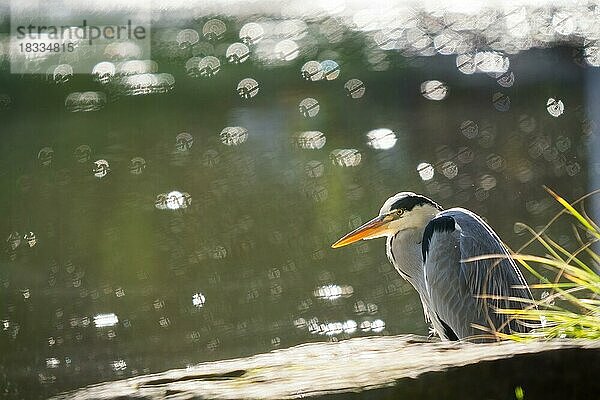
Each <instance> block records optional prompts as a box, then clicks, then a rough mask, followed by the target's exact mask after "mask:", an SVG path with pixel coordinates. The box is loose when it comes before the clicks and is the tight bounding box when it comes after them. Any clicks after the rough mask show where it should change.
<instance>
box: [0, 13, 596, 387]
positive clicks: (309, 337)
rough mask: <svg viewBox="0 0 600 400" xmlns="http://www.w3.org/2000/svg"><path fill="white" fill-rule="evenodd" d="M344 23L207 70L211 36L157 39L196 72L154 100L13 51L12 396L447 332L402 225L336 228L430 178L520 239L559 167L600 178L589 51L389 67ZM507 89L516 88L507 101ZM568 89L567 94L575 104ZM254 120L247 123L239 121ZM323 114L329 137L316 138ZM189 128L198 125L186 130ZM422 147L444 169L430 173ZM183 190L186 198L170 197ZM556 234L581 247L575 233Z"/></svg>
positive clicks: (442, 192) (2, 179)
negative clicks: (464, 67) (28, 64)
mask: <svg viewBox="0 0 600 400" xmlns="http://www.w3.org/2000/svg"><path fill="white" fill-rule="evenodd" d="M203 22H204V20H202V21H200V20H198V21H195V22H194V21H192V22H189V23H186V24H185V25H182V26H179V25H177V26H175V24H174V26H173V27H175V28H178V29H179V28H182V27H184V26H185V27H191V28H196V29H199V30H201V26H202V23H203ZM228 23H230V24H231V29H232V31H235V29H239V26H237V25H236V24H234V23H233V22H228ZM198 27H200V28H198ZM156 30H157V31H158V30H159V28H156ZM153 34H156V32H153ZM342 36H343V40H341V41H339V42H336V43H335V44H330V43H326V42H325V43H323V42H319V41H317V42H316V44H315V49H314V51H313V53H312V54H304V53H303V54H301V55H300V56H299V57H298V58H296V59H294V60H292V61H289V62H286V63H284V64H283V65H281V66H278V67H269V66H265V65H264V64H261V63H259V62H255V60H254V59H251V60H249V61H248V62H246V63H243V64H241V65H232V64H229V63H227V61H226V59H225V57H224V56H223V52H224V49H225V48H226V47H227V46H225V47H223V46H220V47H219V46H217V45H215V46H213V52H214V53H215V54H217V56H218V57H219V58H220V59H221V69H220V71H219V72H218V73H217V74H216V75H215V76H214V77H199V78H195V77H191V76H189V75H188V74H186V69H185V68H184V65H185V62H186V60H187V59H189V58H190V57H191V56H192V55H193V54H194V53H193V52H192V50H193V49H191V48H187V49H179V50H176V51H171V50H172V49H171V48H170V47H168V46H167V45H166V44H164V43H161V42H159V41H154V42H153V49H152V50H153V53H152V54H153V55H152V58H153V60H154V61H156V62H157V64H158V68H159V72H161V73H169V74H171V75H172V76H173V77H174V79H175V85H174V88H172V90H169V91H168V92H167V93H159V94H149V95H139V96H126V95H119V93H118V91H113V92H111V90H110V88H109V89H107V87H106V86H103V85H102V84H101V83H99V82H96V81H94V80H93V79H92V77H91V76H90V75H75V76H73V77H72V78H71V79H70V80H69V81H68V82H66V83H60V84H57V83H56V82H54V81H52V80H48V79H46V77H45V76H44V75H17V74H10V72H9V67H8V65H7V63H6V62H5V63H4V64H3V65H2V70H1V72H0V92H2V93H4V94H6V95H8V96H9V98H10V104H8V105H5V106H3V108H2V109H1V110H0V129H1V135H2V136H1V138H2V142H1V143H2V144H1V146H0V187H1V190H0V234H1V235H3V236H2V237H4V238H6V240H5V241H3V246H4V249H3V251H2V254H1V256H0V257H1V258H0V260H1V261H0V388H2V390H4V394H6V396H8V397H22V398H37V397H44V396H47V395H49V394H52V393H56V392H58V391H61V390H64V389H70V388H76V387H80V386H83V385H85V384H88V383H92V382H99V381H103V380H112V379H118V378H123V377H131V376H134V375H137V374H142V373H147V372H153V371H161V370H165V369H170V368H180V367H185V366H186V365H189V364H193V363H197V362H201V361H206V360H214V359H222V358H228V357H235V356H242V355H249V354H255V353H260V352H265V351H269V350H271V349H275V348H281V347H288V346H292V345H295V344H299V343H303V342H308V341H324V340H341V339H345V338H349V337H356V336H364V335H389V334H399V333H417V334H427V326H426V324H425V322H424V319H423V313H422V310H421V305H420V302H419V300H418V296H417V295H416V293H415V292H414V290H413V289H412V288H411V287H410V285H409V284H408V283H406V282H405V281H403V280H402V279H401V278H400V276H399V275H397V273H396V272H395V271H394V270H393V268H392V267H391V265H390V264H389V263H388V261H387V259H386V256H385V251H384V241H383V240H374V241H370V242H361V243H358V244H356V245H353V246H349V247H347V248H343V249H339V250H332V249H330V245H331V243H333V242H334V241H335V240H336V239H337V238H339V237H340V236H341V235H343V234H344V233H346V232H347V231H349V230H351V229H353V228H354V227H356V226H358V225H359V224H360V223H361V222H364V221H366V220H367V219H369V218H371V217H372V216H374V215H375V214H376V213H377V212H378V210H379V208H380V206H381V204H382V203H383V201H384V200H385V199H387V198H388V197H389V196H390V195H392V194H394V193H396V192H398V191H403V190H411V191H415V192H420V193H423V194H426V195H428V196H430V197H431V198H433V199H434V200H436V201H438V202H439V203H440V204H442V205H443V206H445V207H451V206H462V207H466V208H469V209H471V210H473V211H475V212H477V213H480V214H481V215H482V216H484V217H485V218H486V219H487V220H488V221H489V222H490V223H491V225H492V226H493V227H494V228H495V229H496V230H497V231H498V233H499V234H500V235H501V236H502V237H503V239H504V240H505V241H506V242H507V244H508V245H509V246H511V247H513V248H518V247H519V246H520V245H521V244H522V243H524V242H525V241H526V239H527V238H528V237H529V236H527V235H519V234H518V233H516V232H515V229H514V223H515V222H517V221H523V222H526V223H528V224H529V225H531V226H534V227H535V226H539V225H541V224H544V223H545V222H546V221H547V220H549V218H550V217H551V216H553V215H554V214H555V213H556V212H557V210H558V206H557V205H556V204H555V203H554V202H553V201H552V200H551V199H550V198H549V196H548V195H547V194H546V193H545V192H544V190H543V188H542V185H548V186H550V187H553V188H554V189H555V190H557V191H558V192H560V193H561V194H562V195H563V196H565V197H566V198H568V199H570V200H573V199H576V198H577V197H579V196H581V195H583V194H585V193H587V192H588V191H590V190H592V189H595V187H591V186H593V185H591V184H590V183H589V182H590V181H591V180H592V178H593V176H592V175H594V174H596V175H595V176H597V174H598V172H599V171H598V160H597V159H595V160H594V159H590V152H591V151H592V150H591V149H593V148H594V146H599V144H598V139H597V136H594V135H593V129H592V128H593V126H592V127H591V126H590V125H591V124H590V118H591V117H590V116H589V115H587V114H586V112H587V111H586V100H585V99H586V90H590V88H589V85H590V83H589V82H590V81H589V79H590V76H592V75H593V74H597V72H596V71H592V68H591V67H581V66H580V65H577V63H575V62H574V61H573V56H572V50H571V48H558V47H557V48H550V49H532V50H528V51H525V52H522V53H519V54H516V55H510V71H511V72H513V73H514V77H515V82H514V84H513V85H512V86H510V87H507V88H504V87H502V86H500V85H499V84H498V82H497V79H495V78H493V77H490V76H489V75H488V74H485V73H476V74H473V75H465V74H462V73H461V72H459V71H458V70H457V68H456V63H455V61H456V57H455V56H442V55H436V56H432V57H421V56H414V57H406V56H403V55H401V53H399V52H386V53H383V52H381V54H383V56H382V57H383V58H382V60H380V61H379V63H372V62H369V61H368V60H367V57H366V56H365V55H364V53H365V48H367V46H368V45H367V44H366V40H365V39H364V38H363V37H362V36H361V35H360V34H357V33H352V34H351V33H349V32H346V31H344V32H342ZM234 39H235V38H234V37H232V38H229V37H226V38H224V39H223V40H222V42H221V43H225V44H229V43H232V42H234V41H235V40H234ZM202 51H205V52H209V50H202ZM202 51H199V52H200V53H201V52H202ZM334 58H335V59H336V61H337V62H338V63H339V65H340V74H339V76H338V77H337V78H336V79H333V80H322V81H318V82H310V81H306V80H304V79H303V78H302V76H301V73H300V69H301V67H302V65H303V64H304V63H305V62H306V61H309V60H311V59H316V60H323V59H334ZM246 77H252V78H254V79H255V80H256V81H257V82H258V83H259V92H258V94H257V95H256V96H255V97H251V98H248V99H244V98H241V97H240V96H239V95H238V93H237V92H236V85H237V84H238V82H239V81H240V80H242V79H243V78H246ZM352 78H357V79H360V80H361V81H362V82H363V84H364V87H365V93H364V95H363V96H362V97H359V98H352V96H350V95H348V93H347V90H346V89H345V88H344V84H345V83H346V82H347V81H348V80H350V79H352ZM432 79H436V80H440V81H443V82H445V83H446V85H447V87H448V93H447V97H446V98H445V99H443V100H441V101H432V100H428V99H426V98H425V97H424V96H423V95H422V94H421V83H422V82H424V81H427V80H432ZM586 85H588V86H586ZM586 88H587V89H586ZM596 89H597V88H596ZM90 90H92V91H104V92H106V93H108V96H107V102H106V104H105V106H104V107H103V108H101V109H100V110H97V111H90V112H71V111H69V110H68V109H67V107H66V106H65V99H66V98H67V96H68V95H69V93H73V92H78V91H79V92H83V91H90ZM495 93H502V94H503V95H504V96H508V98H509V101H510V104H509V106H508V107H507V105H506V100H505V98H499V99H496V101H495V102H493V98H494V94H495ZM305 98H314V99H316V100H317V101H318V102H319V106H320V108H319V111H318V114H317V115H316V116H314V117H310V116H309V117H305V116H303V115H302V114H301V113H300V112H299V109H298V106H299V103H300V102H301V101H302V100H303V99H305ZM549 98H554V99H560V100H561V101H562V102H563V104H564V113H563V114H562V115H560V116H559V117H554V116H552V115H551V114H550V113H549V111H548V110H547V101H548V99H549ZM237 126H239V127H243V128H244V129H245V130H246V133H247V137H246V136H245V133H244V131H243V130H242V131H232V132H233V133H231V132H226V133H225V135H220V134H221V132H222V131H223V129H224V128H225V127H237ZM378 128H387V129H390V130H391V131H393V133H392V134H393V135H394V136H395V138H396V141H395V142H394V141H393V139H392V141H391V143H393V144H394V145H393V147H391V148H389V149H377V148H374V147H378V146H380V145H381V143H383V145H384V147H385V144H386V143H387V144H390V142H389V140H390V138H389V137H388V138H387V139H383V142H379V141H377V140H375V141H373V140H371V141H370V140H369V138H368V137H367V136H366V134H367V132H369V131H372V130H374V129H378ZM305 131H320V132H322V133H323V134H324V136H325V137H326V142H325V143H324V145H322V147H320V146H321V144H322V143H321V144H319V143H320V142H319V141H318V140H316V141H314V143H313V142H311V141H310V140H309V141H308V142H309V143H312V145H314V146H315V147H320V148H317V149H302V148H301V147H302V146H305V145H306V143H307V142H306V140H305V141H304V142H302V141H300V142H299V140H298V136H297V135H298V134H299V133H300V132H305ZM182 132H187V133H189V135H191V136H187V135H184V136H179V139H178V135H180V134H181V133H182ZM240 132H241V134H240ZM227 135H229V136H227ZM225 136H227V137H225ZM190 137H192V138H193V143H190V139H189V138H190ZM186 138H187V139H186ZM244 139H245V140H244ZM385 140H388V142H386V141H385ZM238 141H240V142H241V143H239V144H236V142H238ZM374 142H375V143H374ZM373 144H375V145H373ZM82 145H85V146H87V147H81V146H82ZM88 149H89V150H88ZM336 149H354V151H355V152H356V151H357V152H358V153H360V160H359V159H358V157H357V156H355V155H353V154H354V153H350V156H344V154H345V153H343V152H342V153H340V152H336ZM332 152H333V153H332ZM340 154H341V155H340ZM135 157H141V158H142V159H143V161H140V160H136V159H135ZM97 160H106V162H107V163H108V164H109V172H108V173H106V171H104V170H102V169H101V165H102V163H100V164H97V163H96V164H95V162H96V161H97ZM421 163H428V164H430V166H427V165H421V171H420V172H421V173H419V171H418V170H417V166H418V165H419V164H421ZM338 164H357V165H356V166H341V165H338ZM98 165H100V167H98ZM140 165H144V167H143V168H142V167H140ZM431 168H432V169H433V171H434V176H433V177H432V178H431V179H428V180H426V178H430V176H429V175H428V174H430V172H431ZM95 175H98V176H95ZM595 179H597V178H595ZM173 191H178V192H180V193H181V196H183V194H186V196H187V195H189V197H188V198H184V197H181V199H182V200H185V201H187V202H186V203H183V202H182V203H179V202H178V201H179V200H180V198H179V197H178V196H180V195H178V194H177V193H175V194H173V193H172V194H171V196H172V197H171V198H170V199H168V198H167V200H166V201H165V198H164V197H161V196H160V195H161V194H165V195H166V194H168V193H171V192H173ZM157 196H158V199H157ZM190 199H191V200H190ZM184 206H185V207H184ZM555 238H556V239H557V240H559V241H561V243H564V244H565V245H567V246H575V243H571V242H570V240H572V239H571V238H570V236H569V235H561V234H560V232H557V233H556V236H555ZM103 325H108V326H103ZM0 393H2V392H1V391H0ZM2 395H3V394H0V397H1V396H2Z"/></svg>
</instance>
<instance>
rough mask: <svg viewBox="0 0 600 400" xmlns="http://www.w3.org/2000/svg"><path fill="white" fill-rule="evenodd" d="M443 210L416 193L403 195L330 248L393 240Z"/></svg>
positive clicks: (422, 225) (386, 203) (419, 226)
mask: <svg viewBox="0 0 600 400" xmlns="http://www.w3.org/2000/svg"><path fill="white" fill-rule="evenodd" d="M440 211H442V208H441V207H440V206H439V205H438V204H437V203H436V202H434V201H433V200H430V199H428V198H427V197H425V196H421V195H420V194H416V193H413V192H400V193H398V194H395V195H393V196H392V197H390V198H389V199H387V200H386V201H385V203H383V206H382V207H381V210H380V211H379V215H378V216H376V217H375V218H373V219H372V220H370V221H369V222H367V223H365V224H363V225H362V226H360V227H358V228H356V229H355V230H353V231H352V232H350V233H348V234H347V235H345V236H344V237H342V238H341V239H340V240H338V241H337V242H335V243H334V244H332V245H331V247H333V248H334V249H335V248H338V247H342V246H346V245H348V244H350V243H354V242H357V241H359V240H361V239H362V240H368V239H374V238H378V237H388V236H393V235H395V234H396V233H398V232H400V231H403V230H406V229H422V228H424V227H425V225H427V223H428V222H429V221H430V220H431V218H433V216H435V215H436V214H437V213H438V212H440Z"/></svg>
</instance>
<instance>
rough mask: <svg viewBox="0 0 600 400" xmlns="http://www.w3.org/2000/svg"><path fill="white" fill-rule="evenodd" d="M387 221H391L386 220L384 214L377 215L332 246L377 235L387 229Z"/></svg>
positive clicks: (339, 245) (335, 246)
mask: <svg viewBox="0 0 600 400" xmlns="http://www.w3.org/2000/svg"><path fill="white" fill-rule="evenodd" d="M387 222H389V221H386V220H384V216H377V217H375V218H373V219H372V220H370V221H369V222H367V223H365V224H363V225H361V226H359V227H358V228H356V229H355V230H353V231H352V232H350V233H349V234H347V235H346V236H344V237H343V238H341V239H340V240H338V241H337V242H335V243H334V244H332V245H331V248H333V249H337V248H338V247H343V246H346V245H349V244H351V243H354V242H358V241H359V240H361V239H370V238H372V237H376V236H378V235H379V234H381V232H382V231H383V230H385V229H386V225H387Z"/></svg>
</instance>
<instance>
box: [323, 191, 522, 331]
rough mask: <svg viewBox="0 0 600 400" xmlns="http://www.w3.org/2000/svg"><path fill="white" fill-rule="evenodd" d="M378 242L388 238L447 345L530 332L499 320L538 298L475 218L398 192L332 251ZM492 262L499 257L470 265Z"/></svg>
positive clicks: (493, 235)
mask: <svg viewBox="0 0 600 400" xmlns="http://www.w3.org/2000/svg"><path fill="white" fill-rule="evenodd" d="M377 237H386V238H387V241H386V252H387V255H388V258H389V259H390V262H391V263H392V264H393V265H394V267H395V268H396V270H397V271H398V272H399V273H400V275H401V276H402V277H403V278H404V279H406V280H407V281H408V282H409V283H410V284H411V285H412V286H413V287H414V288H415V289H416V290H417V292H418V293H419V297H420V299H421V302H422V304H423V311H424V313H425V318H426V320H427V321H429V322H431V324H432V325H433V328H434V330H435V331H436V332H437V333H438V335H439V336H440V337H441V338H442V339H450V340H455V339H462V338H472V337H473V336H480V335H484V334H486V333H493V332H502V333H510V332H524V331H527V330H528V329H529V328H528V327H527V326H526V325H525V324H523V323H522V322H521V321H518V320H514V319H510V318H508V317H507V316H505V315H502V314H499V313H497V312H496V311H497V310H498V309H521V308H524V307H526V306H529V304H528V303H526V302H521V301H516V300H515V299H524V300H525V301H527V300H532V299H533V297H532V295H531V292H530V291H529V288H528V286H527V283H526V281H525V279H524V278H523V275H522V274H521V272H520V271H519V268H518V267H517V265H516V264H515V262H514V260H513V259H512V258H511V257H510V252H509V251H508V249H507V248H506V246H505V245H504V244H502V242H501V241H500V238H499V237H498V235H497V234H496V233H495V232H494V231H493V229H492V228H491V227H490V226H489V225H488V224H487V223H485V221H483V220H482V219H481V218H480V217H479V216H477V215H476V214H474V213H472V212H471V211H468V210H465V209H462V208H452V209H449V210H443V209H442V208H441V207H440V206H439V205H438V204H437V203H435V202H434V201H432V200H430V199H428V198H427V197H425V196H422V195H418V194H415V193H412V192H401V193H398V194H396V195H394V196H392V197H390V198H389V199H388V200H386V202H385V203H384V204H383V206H382V207H381V210H380V212H379V215H378V216H377V217H376V218H374V219H373V220H371V221H369V222H367V223H366V224H364V225H363V226H361V227H360V228H357V229H356V230H354V231H353V232H350V233H349V234H348V235H346V236H344V237H343V238H341V239H340V240H339V241H338V242H336V243H334V245H333V247H339V246H345V245H346V244H349V243H352V242H354V241H356V240H359V239H361V238H362V239H373V238H377ZM491 254H498V255H500V257H499V258H497V259H487V260H486V259H480V260H476V261H466V260H468V259H471V258H473V257H477V256H486V255H491ZM486 296H487V297H486ZM481 328H483V330H482V329H481ZM486 331H487V332H486Z"/></svg>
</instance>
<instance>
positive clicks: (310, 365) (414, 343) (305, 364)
mask: <svg viewBox="0 0 600 400" xmlns="http://www.w3.org/2000/svg"><path fill="white" fill-rule="evenodd" d="M599 373H600V341H580V340H577V341H573V340H555V341H547V342H531V343H517V342H509V341H506V342H499V343H485V344H474V343H467V342H431V341H428V340H427V339H425V338H422V337H418V336H412V335H407V336H387V337H366V338H355V339H349V340H344V341H340V342H327V343H309V344H303V345H299V346H295V347H292V348H288V349H282V350H276V351H272V352H270V353H266V354H259V355H255V356H252V357H246V358H238V359H232V360H223V361H215V362H208V363H202V364H199V365H197V366H194V367H190V368H185V369H175V370H170V371H165V372H161V373H156V374H150V375H143V376H138V377H134V378H130V379H125V380H120V381H114V382H105V383H101V384H97V385H93V386H88V387H86V388H83V389H79V390H76V391H72V392H69V393H64V394H61V395H58V396H56V397H54V399H56V400H58V399H81V400H84V399H86V400H87V399H123V398H133V399H162V398H169V399H192V398H194V399H289V398H313V399H316V398H332V399H333V398H335V399H338V398H339V399H350V398H365V399H367V398H368V399H388V398H389V399H400V398H404V399H430V398H431V399H446V398H447V399H468V398H474V399H475V398H476V399H514V398H515V388H516V387H517V386H520V387H521V388H522V389H523V390H524V393H525V399H527V400H530V399H534V398H543V399H545V400H547V399H553V398H561V399H577V398H581V399H596V398H599V399H600V375H599Z"/></svg>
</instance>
